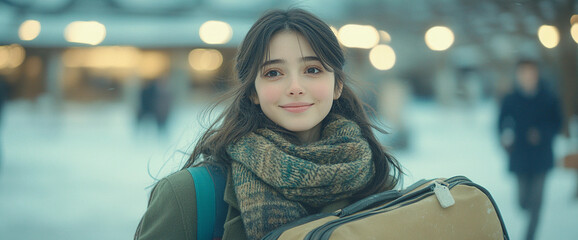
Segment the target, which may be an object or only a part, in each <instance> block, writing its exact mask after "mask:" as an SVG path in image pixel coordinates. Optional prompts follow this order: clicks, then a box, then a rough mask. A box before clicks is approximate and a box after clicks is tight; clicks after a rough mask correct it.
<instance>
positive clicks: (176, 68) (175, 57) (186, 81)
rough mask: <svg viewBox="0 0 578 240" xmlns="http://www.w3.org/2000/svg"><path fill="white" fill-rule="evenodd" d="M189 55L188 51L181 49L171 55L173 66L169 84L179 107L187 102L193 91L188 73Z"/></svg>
mask: <svg viewBox="0 0 578 240" xmlns="http://www.w3.org/2000/svg"><path fill="white" fill-rule="evenodd" d="M188 54H189V52H188V51H183V50H181V49H179V50H176V51H173V52H172V54H171V59H172V62H173V64H171V68H170V70H169V71H170V72H169V76H170V80H169V82H170V84H171V85H170V88H171V90H172V92H173V101H174V103H175V104H177V105H179V104H180V103H183V102H185V101H186V97H187V95H188V93H189V91H190V90H191V84H190V77H189V74H188V72H187V70H188V68H189V66H188V62H189V60H188V57H189V55H188Z"/></svg>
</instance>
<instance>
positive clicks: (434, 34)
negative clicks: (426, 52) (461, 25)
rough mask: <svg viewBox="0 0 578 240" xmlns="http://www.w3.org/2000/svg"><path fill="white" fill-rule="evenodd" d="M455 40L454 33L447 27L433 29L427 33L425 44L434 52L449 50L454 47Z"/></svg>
mask: <svg viewBox="0 0 578 240" xmlns="http://www.w3.org/2000/svg"><path fill="white" fill-rule="evenodd" d="M454 40H455V37H454V33H453V32H452V30H451V29H449V28H448V27H445V26H435V27H432V28H430V29H429V30H427V32H426V33H425V43H426V45H427V46H428V47H429V48H430V49H431V50H434V51H444V50H447V49H448V48H450V47H451V46H452V44H453V43H454Z"/></svg>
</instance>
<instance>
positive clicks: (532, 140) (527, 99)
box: [498, 60, 562, 239]
mask: <svg viewBox="0 0 578 240" xmlns="http://www.w3.org/2000/svg"><path fill="white" fill-rule="evenodd" d="M561 123H562V114H561V111H560V106H559V101H558V99H557V97H556V96H555V95H554V94H553V93H551V92H550V90H549V89H548V88H547V86H546V84H545V82H544V81H542V80H541V79H540V74H539V69H538V64H537V62H535V61H532V60H521V61H519V62H518V64H517V66H516V87H515V88H514V90H513V92H512V93H510V94H509V95H507V96H506V97H505V98H504V100H503V102H502V104H501V109H500V115H499V122H498V124H499V131H500V136H501V143H502V145H503V147H504V149H505V150H506V151H507V152H508V156H509V161H510V162H509V170H510V171H511V172H512V173H514V174H515V175H516V177H517V180H518V191H519V195H518V198H519V204H520V207H521V208H522V209H523V210H526V211H528V212H529V217H530V219H529V223H528V228H527V233H526V239H534V237H535V232H536V228H537V226H538V221H539V218H540V209H541V205H542V195H543V194H542V193H543V190H544V184H545V179H546V174H547V172H548V171H550V170H551V169H552V167H553V166H554V155H553V151H552V143H553V140H554V137H555V136H556V135H557V133H558V132H559V131H560V127H561Z"/></svg>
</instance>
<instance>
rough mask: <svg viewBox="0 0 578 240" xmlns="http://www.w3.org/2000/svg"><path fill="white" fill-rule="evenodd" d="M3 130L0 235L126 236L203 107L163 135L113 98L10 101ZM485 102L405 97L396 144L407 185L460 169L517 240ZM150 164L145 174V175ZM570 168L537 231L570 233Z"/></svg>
mask: <svg viewBox="0 0 578 240" xmlns="http://www.w3.org/2000/svg"><path fill="white" fill-rule="evenodd" d="M5 110H6V111H5V116H4V122H3V123H2V131H1V134H2V135H1V137H2V141H1V146H2V152H1V153H2V160H1V161H2V162H1V165H0V239H3V240H12V239H18V240H20V239H45V240H50V239H59V240H61V239H85V240H90V239H98V240H102V239H131V238H132V235H133V233H134V230H135V228H136V225H137V223H138V221H139V219H140V217H141V215H142V213H143V212H144V210H145V208H146V202H147V199H148V193H149V191H150V189H149V188H148V187H149V186H150V185H151V184H153V183H154V179H153V178H152V177H151V175H152V176H157V177H162V176H164V175H166V174H168V173H170V172H172V171H175V170H177V169H178V168H179V167H180V165H181V164H182V163H183V161H184V160H185V159H186V154H183V153H182V151H185V152H186V151H188V150H189V147H190V144H191V142H192V141H193V140H194V139H196V136H197V134H198V132H199V131H200V129H201V127H200V125H199V123H198V122H199V121H198V120H199V117H198V113H199V112H200V111H201V110H202V106H201V105H195V104H193V105H191V106H187V107H186V108H184V107H181V108H179V109H177V111H174V112H173V113H174V115H173V118H172V121H171V123H172V124H171V126H170V128H169V132H168V134H166V135H165V136H161V137H159V136H158V135H157V134H156V132H154V131H153V130H152V128H147V127H144V128H142V129H137V128H135V127H134V124H133V123H134V121H133V111H132V110H131V109H130V108H128V107H127V106H125V105H121V104H110V103H100V104H95V103H91V104H66V105H65V106H63V107H62V108H61V109H60V110H59V111H58V113H57V112H56V111H53V110H49V109H48V108H47V105H45V104H43V103H42V102H40V103H37V104H31V103H28V102H10V103H9V104H8V105H7V106H6V109H5ZM494 119H495V106H494V104H493V103H492V102H487V103H483V104H480V105H478V106H477V107H474V108H472V109H470V110H465V109H458V108H447V107H445V108H444V107H440V106H438V105H435V104H433V103H428V102H425V103H423V102H422V103H412V104H411V105H410V106H409V107H408V109H407V121H408V126H409V129H410V130H411V132H410V141H411V142H410V148H409V149H407V150H398V151H394V154H395V155H396V156H397V158H398V159H399V161H400V162H401V163H402V164H403V166H404V167H405V168H406V171H407V176H406V177H405V184H406V185H409V184H410V183H412V182H415V181H417V180H419V179H421V178H434V177H450V176H454V175H465V176H468V177H469V178H470V179H472V180H474V181H476V182H478V183H480V184H481V185H483V186H486V187H487V188H488V189H489V190H490V192H491V193H492V194H493V196H494V198H495V199H496V201H497V203H498V205H499V207H500V210H501V212H502V215H503V217H504V219H505V222H506V225H507V228H508V231H509V232H510V236H511V237H512V239H522V237H523V231H524V227H525V221H524V220H525V215H524V214H523V213H522V212H521V211H519V209H518V208H517V205H516V198H515V194H514V193H515V190H516V189H515V185H514V183H515V182H514V179H513V177H512V176H510V175H509V174H508V172H507V171H506V169H505V166H506V165H505V160H504V155H503V153H502V151H501V149H500V148H499V146H498V145H497V143H496V141H495V139H496V136H495V130H494V129H495V127H494ZM566 147H567V146H565V141H564V139H560V140H559V141H558V146H557V149H558V152H563V151H564V150H565V148H566ZM149 172H150V175H149ZM575 184H576V173H575V172H572V171H568V170H565V169H562V168H560V167H558V168H556V169H555V170H554V171H553V172H552V173H551V174H550V175H549V176H548V182H547V186H546V196H545V201H544V207H543V218H542V222H541V224H540V228H539V230H538V237H539V239H578V228H577V226H578V225H577V224H578V220H577V219H578V201H576V200H573V198H572V195H573V193H574V192H573V191H574V189H575Z"/></svg>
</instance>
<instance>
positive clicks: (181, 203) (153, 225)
mask: <svg viewBox="0 0 578 240" xmlns="http://www.w3.org/2000/svg"><path fill="white" fill-rule="evenodd" d="M196 204H197V203H196V194H195V184H194V182H193V178H192V177H191V175H190V173H189V172H188V171H187V170H186V169H185V170H181V171H178V172H176V173H173V174H171V175H169V176H167V177H165V178H163V179H161V180H160V181H159V182H158V183H157V184H156V186H155V187H154V188H153V190H152V193H151V197H150V200H149V203H148V207H147V210H146V212H145V214H144V215H143V217H142V219H141V222H140V223H139V226H138V229H137V233H136V237H135V239H142V240H146V239H195V238H196V232H197V229H196V228H197V222H196V219H197V216H196Z"/></svg>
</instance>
